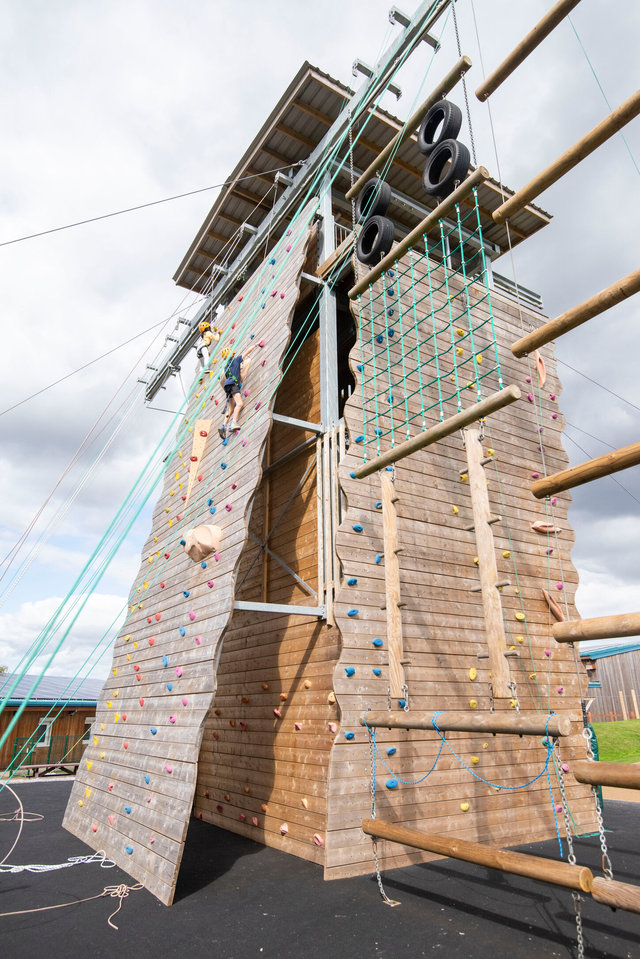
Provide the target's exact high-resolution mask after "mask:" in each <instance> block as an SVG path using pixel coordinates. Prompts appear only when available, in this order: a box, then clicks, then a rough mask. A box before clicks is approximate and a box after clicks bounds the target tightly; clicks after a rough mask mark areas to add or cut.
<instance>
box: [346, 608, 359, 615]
mask: <svg viewBox="0 0 640 959" xmlns="http://www.w3.org/2000/svg"><path fill="white" fill-rule="evenodd" d="M358 612H359V610H357V609H350V610H349V612H348V613H347V616H357V615H358Z"/></svg>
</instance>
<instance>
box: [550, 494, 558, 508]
mask: <svg viewBox="0 0 640 959" xmlns="http://www.w3.org/2000/svg"><path fill="white" fill-rule="evenodd" d="M557 502H558V497H557V496H552V497H551V505H552V506H555V505H556V503H557Z"/></svg>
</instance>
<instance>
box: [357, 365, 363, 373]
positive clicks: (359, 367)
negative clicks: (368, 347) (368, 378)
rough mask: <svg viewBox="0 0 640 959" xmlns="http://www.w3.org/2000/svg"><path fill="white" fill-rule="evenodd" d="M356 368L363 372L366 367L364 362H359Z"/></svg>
mask: <svg viewBox="0 0 640 959" xmlns="http://www.w3.org/2000/svg"><path fill="white" fill-rule="evenodd" d="M356 369H357V371H358V372H359V373H362V371H363V369H364V363H358V365H357V366H356Z"/></svg>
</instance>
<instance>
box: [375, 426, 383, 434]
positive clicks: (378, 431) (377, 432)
mask: <svg viewBox="0 0 640 959" xmlns="http://www.w3.org/2000/svg"><path fill="white" fill-rule="evenodd" d="M376 436H382V430H381V429H380V427H379V426H377V427H376Z"/></svg>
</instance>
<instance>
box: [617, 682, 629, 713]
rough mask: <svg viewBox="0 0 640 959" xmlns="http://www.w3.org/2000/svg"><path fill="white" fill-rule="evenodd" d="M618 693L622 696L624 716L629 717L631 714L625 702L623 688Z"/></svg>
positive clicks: (621, 703)
mask: <svg viewBox="0 0 640 959" xmlns="http://www.w3.org/2000/svg"><path fill="white" fill-rule="evenodd" d="M618 695H619V696H620V705H621V706H622V718H623V719H628V718H629V714H628V712H627V704H626V702H625V698H624V693H623V692H622V690H621V689H619V690H618Z"/></svg>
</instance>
